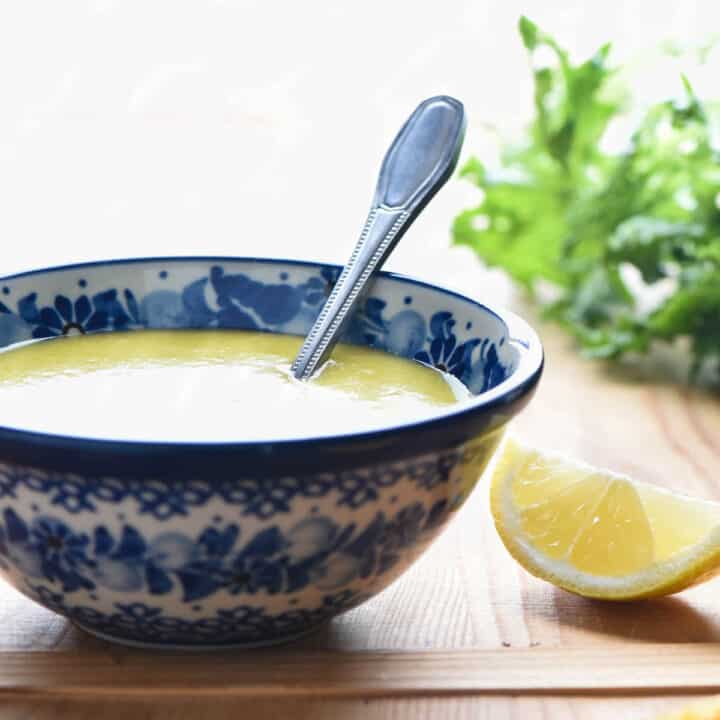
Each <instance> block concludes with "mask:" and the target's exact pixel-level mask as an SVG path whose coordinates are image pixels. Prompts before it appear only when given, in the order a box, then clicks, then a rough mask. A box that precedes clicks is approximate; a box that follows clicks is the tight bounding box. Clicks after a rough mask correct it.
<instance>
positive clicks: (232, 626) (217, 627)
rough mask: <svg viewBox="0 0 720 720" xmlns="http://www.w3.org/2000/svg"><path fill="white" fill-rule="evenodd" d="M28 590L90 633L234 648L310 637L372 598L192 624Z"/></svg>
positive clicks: (40, 588)
mask: <svg viewBox="0 0 720 720" xmlns="http://www.w3.org/2000/svg"><path fill="white" fill-rule="evenodd" d="M28 590H29V592H31V593H32V595H33V596H34V597H35V598H36V599H37V600H38V602H40V603H41V604H43V605H44V606H45V607H47V608H49V609H50V610H53V611H55V612H58V613H60V614H62V615H64V616H65V617H68V618H70V619H71V620H74V621H75V622H77V623H79V624H80V625H82V626H84V627H86V628H88V629H90V630H94V631H96V632H99V633H103V634H106V635H109V636H111V637H118V638H120V639H125V640H135V641H137V642H140V643H153V644H158V645H198V646H202V645H218V644H220V645H228V646H229V645H242V644H252V643H258V642H272V641H273V640H282V639H285V638H291V637H293V636H294V635H298V634H300V633H304V632H308V631H310V630H312V629H313V628H315V627H317V626H319V625H321V624H322V623H324V622H326V621H328V620H329V619H330V618H332V617H334V616H336V615H338V614H340V613H342V612H345V611H346V610H349V609H350V608H352V607H355V606H356V605H359V604H360V603H361V602H363V601H364V600H366V599H367V596H366V595H363V594H362V593H359V592H357V591H354V590H351V589H346V590H343V591H340V592H337V593H333V594H330V595H325V596H324V597H323V599H322V601H321V603H320V604H319V605H317V606H315V607H310V608H303V609H299V610H289V611H285V612H282V613H277V614H271V613H268V612H267V610H266V608H264V607H263V606H254V605H246V604H243V605H238V606H236V607H233V608H229V609H222V610H217V611H216V613H215V615H214V616H212V617H210V618H200V619H197V620H190V619H187V618H184V617H175V616H171V615H166V614H164V612H163V609H162V608H161V607H153V606H151V605H146V604H144V603H140V602H134V603H115V605H114V611H113V612H110V613H103V612H100V611H98V610H96V609H95V608H92V607H88V606H84V605H73V604H70V603H68V602H67V601H66V599H65V597H64V596H63V595H62V593H57V592H55V591H53V590H52V589H51V588H49V587H46V586H44V585H30V586H29V587H28Z"/></svg>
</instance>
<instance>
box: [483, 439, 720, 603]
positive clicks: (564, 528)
mask: <svg viewBox="0 0 720 720" xmlns="http://www.w3.org/2000/svg"><path fill="white" fill-rule="evenodd" d="M491 504H492V512H493V517H494V520H495V524H496V527H497V529H498V531H499V533H500V536H501V538H502V540H503V542H504V543H505V546H506V547H507V548H508V550H509V551H510V553H511V554H512V555H513V556H514V557H515V559H516V560H518V562H520V564H521V565H523V567H525V569H527V570H529V571H530V572H531V573H533V574H535V575H538V576H539V577H542V578H544V579H546V580H549V581H550V582H553V583H555V584H556V585H559V586H560V587H563V588H565V589H567V590H570V591H573V592H576V593H578V594H581V595H586V596H590V597H598V598H607V599H631V598H637V597H648V596H652V595H662V594H667V593H670V592H675V591H677V590H681V589H683V588H685V587H688V586H689V585H693V584H695V583H697V582H699V581H701V580H704V579H706V578H708V577H711V576H712V575H714V574H715V573H717V572H718V570H720V505H719V504H717V503H711V502H707V501H703V500H697V499H693V498H688V497H685V496H682V495H678V494H675V493H671V492H668V491H666V490H663V489H661V488H657V487H654V486H651V485H648V484H646V483H640V482H636V481H633V480H632V479H630V478H628V477H626V476H623V475H618V474H615V473H612V472H609V471H606V470H601V469H598V468H593V467H591V466H589V465H585V464H583V463H579V462H576V461H573V460H569V459H567V458H564V457H562V456H559V455H548V454H543V453H542V452H540V451H538V450H534V449H530V448H526V447H523V446H521V445H519V444H518V443H517V442H515V441H514V440H512V439H509V440H508V441H507V442H506V444H505V446H504V448H503V451H502V455H501V457H500V460H499V461H498V464H497V466H496V470H495V472H494V476H493V481H492V490H491Z"/></svg>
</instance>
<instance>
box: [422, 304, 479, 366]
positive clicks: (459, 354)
mask: <svg viewBox="0 0 720 720" xmlns="http://www.w3.org/2000/svg"><path fill="white" fill-rule="evenodd" d="M454 327H455V319H454V318H453V316H452V313H449V312H438V313H435V314H434V315H433V316H432V319H431V320H430V335H431V340H430V347H429V349H428V350H421V351H420V352H418V353H416V354H415V359H416V360H418V361H420V362H422V363H425V364H426V365H431V366H432V367H436V368H437V369H438V370H442V371H444V372H448V373H450V374H451V375H454V376H455V377H457V378H459V379H460V380H462V379H463V378H464V377H465V375H466V374H467V372H468V371H469V368H470V364H471V357H472V352H473V350H474V349H475V348H476V347H477V346H478V345H479V344H480V342H481V341H480V340H479V339H477V338H474V339H472V340H467V341H465V342H464V343H458V341H457V337H456V336H455V333H454Z"/></svg>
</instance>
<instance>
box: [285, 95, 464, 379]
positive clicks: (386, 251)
mask: <svg viewBox="0 0 720 720" xmlns="http://www.w3.org/2000/svg"><path fill="white" fill-rule="evenodd" d="M464 137H465V110H464V108H463V105H462V103H461V102H460V101H459V100H455V99H454V98H451V97H448V96H446V95H440V96H438V97H432V98H428V99H427V100H424V101H423V102H421V103H420V105H418V107H417V108H416V110H415V112H413V114H412V115H411V116H410V117H409V118H408V119H407V121H406V122H405V124H404V125H403V126H402V128H401V129H400V132H399V133H398V134H397V137H396V138H395V140H393V143H392V145H391V146H390V148H389V149H388V151H387V154H386V155H385V158H384V159H383V163H382V166H381V168H380V175H379V177H378V182H377V185H376V187H375V196H374V197H373V202H372V206H371V208H370V212H369V214H368V216H367V219H366V220H365V225H364V226H363V230H362V233H361V235H360V239H359V240H358V242H357V245H356V246H355V249H354V250H353V252H352V255H351V256H350V259H349V260H348V263H347V265H345V267H344V268H343V271H342V273H341V274H340V277H339V278H338V280H337V282H336V283H335V286H334V287H333V289H332V292H331V293H330V296H329V297H328V299H327V301H326V302H325V305H324V306H323V308H322V310H321V311H320V314H319V315H318V316H317V319H316V320H315V323H314V325H313V326H312V328H310V332H309V333H308V334H307V337H306V338H305V342H304V343H303V346H302V347H301V348H300V352H299V353H298V355H297V357H296V358H295V360H294V362H293V364H292V368H291V369H292V373H293V375H294V376H295V377H296V378H297V379H298V380H306V379H307V378H309V377H311V376H312V375H313V374H314V373H315V371H316V370H317V369H318V368H319V367H320V366H321V365H322V364H323V363H324V362H325V360H327V358H328V357H329V356H330V353H331V352H332V349H333V347H334V346H335V344H336V343H337V341H338V339H339V338H340V336H341V335H342V332H343V330H344V329H345V326H346V324H347V321H348V319H349V318H350V316H351V314H352V311H353V309H354V308H355V307H356V306H357V304H358V302H359V301H360V300H361V299H362V297H363V295H364V293H365V292H366V291H367V289H368V287H369V286H370V284H371V280H372V277H373V274H374V273H375V272H376V271H377V270H379V269H380V267H381V266H382V264H383V263H384V262H385V260H386V259H387V258H388V256H389V255H390V253H391V252H392V250H393V248H394V247H395V246H396V245H397V243H398V241H399V240H400V238H401V237H402V236H403V235H404V234H405V232H406V231H407V229H408V228H409V227H410V225H412V223H413V221H414V220H415V218H416V217H417V216H418V215H419V214H420V213H421V212H422V210H423V209H424V208H425V206H426V205H427V204H428V202H430V200H431V199H432V198H433V196H434V195H435V193H436V192H437V191H438V190H439V189H440V188H441V187H442V186H443V185H444V184H445V183H446V182H447V180H448V178H449V177H450V176H451V175H452V173H453V170H454V169H455V166H456V165H457V161H458V156H459V155H460V148H461V147H462V143H463V139H464Z"/></svg>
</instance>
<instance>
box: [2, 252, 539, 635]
mask: <svg viewBox="0 0 720 720" xmlns="http://www.w3.org/2000/svg"><path fill="white" fill-rule="evenodd" d="M338 274H339V268H338V267H335V266H331V265H321V264H317V263H305V262H293V261H279V260H268V259H261V258H258V259H255V258H251V259H232V258H192V259H188V258H156V259H139V260H120V261H112V262H111V261H107V262H98V263H93V264H88V265H75V266H68V267H62V268H53V269H47V270H39V271H36V272H30V273H25V274H22V275H15V276H13V277H6V278H3V279H0V347H7V346H9V345H11V344H14V343H17V342H22V341H26V340H28V339H31V338H44V337H51V336H56V335H62V334H67V333H72V332H76V333H77V332H83V333H94V332H108V331H110V332H112V331H116V330H117V331H127V330H131V331H135V330H143V329H145V328H237V329H260V330H265V331H268V332H274V333H291V334H305V333H306V332H307V330H308V329H309V328H310V326H311V324H312V322H313V319H314V318H315V316H316V315H317V313H318V312H319V310H320V308H321V307H322V305H323V302H324V300H325V298H326V296H327V295H328V293H329V291H330V288H331V287H332V284H333V282H334V281H335V279H336V278H337V276H338ZM346 340H347V341H349V342H352V343H357V344H361V345H370V346H373V347H376V348H381V349H384V350H386V351H387V352H391V353H394V354H397V355H403V356H406V357H410V358H416V359H418V360H420V361H422V362H424V363H427V364H430V365H434V366H435V367H438V368H442V369H443V370H446V371H448V372H450V373H452V374H453V375H455V376H456V377H457V378H459V379H460V380H461V381H462V382H463V383H465V385H467V387H468V388H470V390H471V391H472V392H473V394H474V395H475V397H474V399H473V400H471V401H469V402H468V403H465V404H462V405H458V406H456V407H453V408H451V409H449V410H447V411H443V412H438V414H437V415H436V416H434V417H432V418H431V419H428V420H423V421H418V422H414V423H407V424H403V425H395V426H388V427H386V428H382V429H380V430H377V431H374V432H363V433H356V434H344V435H337V436H324V437H302V438H297V439H292V440H273V439H271V438H269V439H268V440H267V441H265V442H242V439H241V438H239V439H238V442H233V443H228V442H222V443H220V442H218V443H187V442H182V443H168V442H158V441H153V440H152V439H151V438H148V440H147V441H143V442H127V441H114V440H112V441H109V440H106V439H99V438H92V437H74V436H61V435H50V434H43V433H34V432H28V431H27V430H25V429H21V428H13V427H0V572H1V573H2V575H3V577H5V579H6V580H7V581H8V582H10V583H11V584H12V585H13V586H14V587H16V588H17V589H18V590H20V591H21V592H23V593H25V594H26V595H28V596H29V597H31V598H33V599H34V600H37V601H38V602H39V603H41V604H42V605H44V606H45V607H47V608H50V609H52V610H54V611H56V612H58V613H60V614H61V615H64V616H65V617H67V618H69V619H70V620H72V621H73V622H75V623H77V624H78V625H79V626H80V627H82V628H84V629H85V630H87V631H89V632H91V633H94V634H96V635H99V636H101V637H104V638H107V639H109V640H116V641H118V642H123V643H130V644H139V645H152V646H176V647H177V646H257V645H268V644H272V643H277V642H282V641H286V640H289V639H291V638H294V637H297V636H299V635H302V634H304V633H307V632H309V631H311V630H312V629H314V628H316V627H317V626H319V625H320V624H322V623H324V622H325V621H327V620H329V619H330V618H332V617H334V616H335V615H338V614H339V613H341V612H343V611H345V610H348V609H349V608H352V607H354V606H356V605H358V604H359V603H361V602H363V601H364V600H366V599H367V598H369V597H370V596H372V595H374V594H376V593H378V592H380V591H381V590H382V589H383V588H385V587H386V586H387V585H388V584H390V583H391V582H392V581H393V580H394V579H395V578H397V577H398V576H399V575H400V574H401V573H402V572H404V571H405V570H406V569H407V568H408V567H409V566H410V564H411V563H412V562H413V561H414V560H415V558H417V557H418V555H420V554H421V553H422V552H423V550H424V549H425V548H426V547H427V546H428V544H429V543H430V542H431V541H432V540H433V539H434V538H435V537H436V536H437V535H438V533H439V532H440V531H441V530H442V528H443V526H444V525H445V524H446V523H447V522H448V520H449V519H450V518H451V517H452V515H453V514H454V513H455V512H456V511H457V510H458V508H459V507H460V506H461V505H462V504H463V502H464V500H465V498H466V497H467V496H468V494H469V493H470V492H471V490H472V489H473V487H474V486H475V484H476V482H477V480H478V478H479V477H480V475H481V473H482V471H483V470H484V468H485V467H486V465H487V463H488V462H489V460H490V458H491V456H492V455H493V452H494V451H495V449H496V447H497V445H498V442H499V440H500V436H501V433H502V430H503V428H504V426H505V425H506V423H507V422H508V421H509V420H510V419H511V418H512V417H513V416H514V415H515V414H516V413H517V412H519V410H520V409H521V408H522V407H523V406H524V405H525V404H526V403H527V402H528V400H529V399H530V397H531V395H532V393H533V391H534V389H535V386H536V384H537V382H538V379H539V377H540V373H541V370H542V362H543V356H542V348H541V345H540V342H539V340H538V338H537V335H536V334H535V333H534V332H533V330H532V329H531V328H530V327H529V326H528V325H527V324H526V323H525V322H523V321H522V320H520V319H519V318H517V317H515V316H514V315H512V314H510V313H507V312H501V311H499V310H496V309H491V308H489V307H486V306H485V305H481V304H479V303H477V302H475V301H473V300H471V299H469V298H466V297H463V296H461V295H458V294H456V293H453V292H450V291H448V290H444V289H442V288H439V287H434V286H432V285H427V284H425V283H421V282H417V281H415V280H411V279H409V278H404V277H400V276H397V275H392V274H383V275H381V276H380V277H379V278H378V280H377V281H376V282H375V284H374V286H373V288H372V292H371V295H370V297H368V298H367V300H365V302H364V304H363V306H362V308H361V309H360V311H359V312H357V313H356V315H355V317H354V319H353V321H352V323H351V325H350V327H349V330H348V333H347V337H346ZM138 412H142V408H138ZM228 422H232V418H228Z"/></svg>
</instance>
